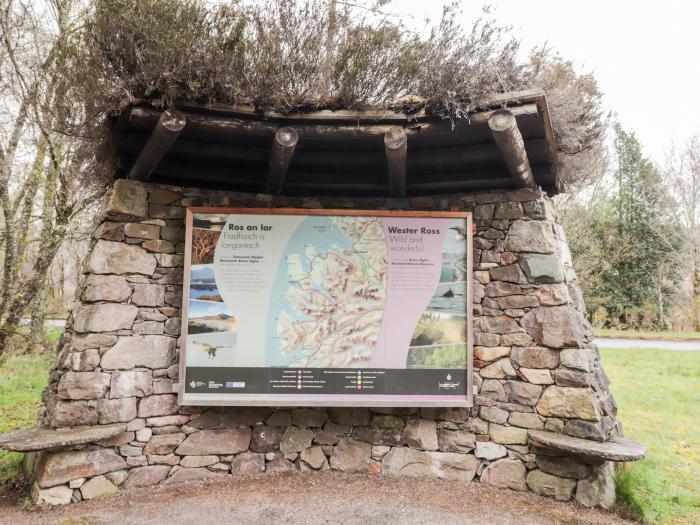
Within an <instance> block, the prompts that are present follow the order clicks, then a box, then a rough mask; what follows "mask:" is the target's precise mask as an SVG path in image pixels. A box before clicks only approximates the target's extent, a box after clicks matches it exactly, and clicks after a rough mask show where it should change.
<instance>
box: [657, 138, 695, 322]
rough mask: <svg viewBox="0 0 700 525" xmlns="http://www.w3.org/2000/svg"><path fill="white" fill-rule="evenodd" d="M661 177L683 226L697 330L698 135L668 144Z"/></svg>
mask: <svg viewBox="0 0 700 525" xmlns="http://www.w3.org/2000/svg"><path fill="white" fill-rule="evenodd" d="M664 178H665V179H666V180H668V181H669V187H670V188H671V190H672V192H673V196H674V198H675V203H676V206H675V210H676V214H677V218H678V221H679V223H680V224H682V225H683V227H684V228H683V230H682V235H683V238H684V241H685V242H684V246H685V253H686V254H687V256H688V261H689V262H690V274H691V276H692V285H693V299H692V307H693V327H694V329H695V330H696V331H700V136H698V135H695V136H693V137H690V138H689V139H688V140H687V141H686V142H685V143H683V144H682V145H680V146H677V145H675V144H674V145H673V146H672V147H671V150H670V151H669V152H668V155H667V156H666V164H665V166H664Z"/></svg>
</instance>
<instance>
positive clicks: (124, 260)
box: [87, 240, 156, 277]
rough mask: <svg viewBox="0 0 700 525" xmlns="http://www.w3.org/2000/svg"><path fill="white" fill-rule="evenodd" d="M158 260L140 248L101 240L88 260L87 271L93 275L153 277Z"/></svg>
mask: <svg viewBox="0 0 700 525" xmlns="http://www.w3.org/2000/svg"><path fill="white" fill-rule="evenodd" d="M155 269H156V258H155V257H154V256H153V255H152V254H150V253H148V252H147V251H145V250H144V249H143V248H141V247H140V246H134V245H131V244H125V243H122V242H112V241H104V240H99V241H97V244H95V247H94V248H93V249H92V253H91V254H90V257H89V258H88V262H87V271H88V272H90V273H93V274H117V275H122V274H140V275H147V276H149V277H150V276H152V275H153V272H155Z"/></svg>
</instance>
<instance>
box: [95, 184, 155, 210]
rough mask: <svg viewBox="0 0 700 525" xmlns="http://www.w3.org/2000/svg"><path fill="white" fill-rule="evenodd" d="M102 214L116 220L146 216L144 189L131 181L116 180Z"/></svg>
mask: <svg viewBox="0 0 700 525" xmlns="http://www.w3.org/2000/svg"><path fill="white" fill-rule="evenodd" d="M104 213H105V214H107V215H110V216H113V217H117V218H136V219H139V218H142V217H145V216H146V188H145V187H144V186H141V185H140V184H138V183H134V182H133V181H126V180H123V179H117V180H116V181H115V182H114V186H113V187H112V193H111V194H110V196H109V200H108V201H107V203H106V205H105V206H104Z"/></svg>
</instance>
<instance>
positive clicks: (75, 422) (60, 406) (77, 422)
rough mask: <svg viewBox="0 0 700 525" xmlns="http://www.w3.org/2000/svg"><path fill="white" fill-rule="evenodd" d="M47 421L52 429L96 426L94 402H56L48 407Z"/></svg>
mask: <svg viewBox="0 0 700 525" xmlns="http://www.w3.org/2000/svg"><path fill="white" fill-rule="evenodd" d="M49 419H50V421H51V426H52V427H54V428H63V427H75V426H81V425H86V426H89V425H95V424H97V408H96V403H95V401H92V400H91V401H61V400H59V401H56V402H55V403H53V404H52V405H50V411H49Z"/></svg>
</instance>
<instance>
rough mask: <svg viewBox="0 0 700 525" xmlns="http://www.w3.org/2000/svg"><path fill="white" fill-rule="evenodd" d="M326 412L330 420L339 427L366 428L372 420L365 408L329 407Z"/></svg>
mask: <svg viewBox="0 0 700 525" xmlns="http://www.w3.org/2000/svg"><path fill="white" fill-rule="evenodd" d="M328 412H329V414H330V417H331V419H332V420H333V421H334V422H336V423H338V424H339V425H352V426H366V425H369V424H370V421H371V418H372V416H371V414H370V413H369V410H368V409H366V408H351V407H331V408H329V409H328Z"/></svg>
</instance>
